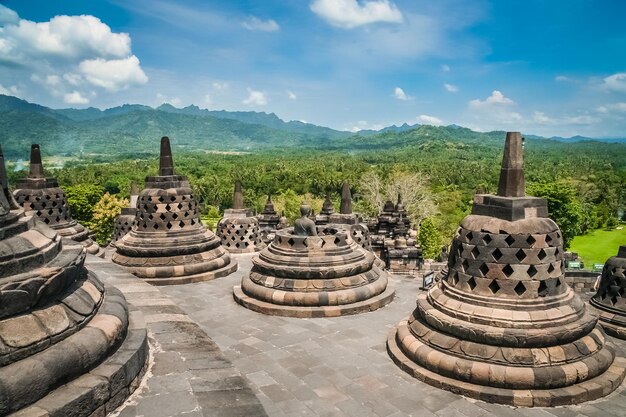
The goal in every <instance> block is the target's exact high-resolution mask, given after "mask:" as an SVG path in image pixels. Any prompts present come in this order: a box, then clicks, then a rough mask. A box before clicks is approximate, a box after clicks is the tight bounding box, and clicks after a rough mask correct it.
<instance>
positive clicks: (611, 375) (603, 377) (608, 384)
mask: <svg viewBox="0 0 626 417" xmlns="http://www.w3.org/2000/svg"><path fill="white" fill-rule="evenodd" d="M402 326H407V321H406V320H404V321H401V322H400V323H399V324H398V325H397V326H396V327H394V328H393V330H392V331H391V332H390V333H389V336H388V338H387V352H388V353H389V356H390V357H391V359H392V360H393V361H394V362H395V364H396V365H397V366H398V367H400V369H402V370H403V371H405V372H407V373H408V374H409V375H411V376H413V377H414V378H416V379H418V380H420V381H422V382H425V383H427V384H429V385H432V386H434V387H436V388H440V389H445V390H447V391H450V392H453V393H455V394H459V395H463V396H466V397H471V398H475V399H478V400H482V401H485V402H489V403H496V404H505V405H512V406H515V407H554V406H560V405H571V404H579V403H582V402H586V401H591V400H595V399H598V398H601V397H604V396H605V395H608V394H609V393H611V392H612V391H614V390H615V389H617V388H618V387H619V386H620V385H621V383H622V381H623V380H624V375H625V374H626V359H624V358H622V357H615V360H614V361H613V364H612V365H611V366H610V367H609V368H608V369H607V370H606V372H604V373H602V374H600V375H599V376H597V377H595V378H592V379H589V380H586V381H583V382H581V383H578V384H573V385H570V386H567V387H564V388H554V389H545V390H542V389H529V390H521V389H520V390H515V389H506V388H494V387H490V386H485V385H476V384H471V383H467V382H463V381H460V380H458V379H453V378H449V377H446V376H443V375H440V374H438V373H435V372H432V371H430V370H428V369H426V368H424V367H422V366H420V365H418V364H417V363H415V362H414V361H412V360H411V359H410V358H409V357H408V356H407V355H406V354H405V353H404V352H403V351H402V349H401V348H400V346H399V343H398V339H397V338H398V329H399V328H401V327H402ZM416 340H417V339H416Z"/></svg>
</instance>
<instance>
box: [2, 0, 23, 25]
mask: <svg viewBox="0 0 626 417" xmlns="http://www.w3.org/2000/svg"><path fill="white" fill-rule="evenodd" d="M19 21H20V18H19V16H18V15H17V13H15V12H14V11H13V10H11V9H9V8H8V7H5V6H3V5H1V4H0V26H6V25H16V24H17V23H18V22H19Z"/></svg>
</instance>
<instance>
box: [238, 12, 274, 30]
mask: <svg viewBox="0 0 626 417" xmlns="http://www.w3.org/2000/svg"><path fill="white" fill-rule="evenodd" d="M241 26H243V27H244V28H245V29H248V30H258V31H261V32H276V31H278V30H280V26H279V25H278V23H276V21H275V20H273V19H268V20H261V19H259V18H258V17H255V16H250V17H249V18H247V19H246V20H244V21H243V22H242V23H241Z"/></svg>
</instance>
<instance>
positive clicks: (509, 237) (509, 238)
mask: <svg viewBox="0 0 626 417" xmlns="http://www.w3.org/2000/svg"><path fill="white" fill-rule="evenodd" d="M504 241H505V242H506V244H507V245H509V246H511V245H512V244H513V243H515V238H514V237H513V236H511V235H508V236H507V237H506V239H504Z"/></svg>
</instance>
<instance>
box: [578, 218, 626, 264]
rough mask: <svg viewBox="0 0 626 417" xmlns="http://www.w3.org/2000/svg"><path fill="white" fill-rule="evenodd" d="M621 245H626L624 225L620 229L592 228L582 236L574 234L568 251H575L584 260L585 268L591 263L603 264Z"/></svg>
mask: <svg viewBox="0 0 626 417" xmlns="http://www.w3.org/2000/svg"><path fill="white" fill-rule="evenodd" d="M621 245H626V226H622V228H621V230H618V229H614V230H594V231H593V232H591V233H589V234H586V235H584V236H576V237H575V238H574V240H572V244H571V245H570V248H569V251H570V252H577V253H578V256H580V257H581V258H583V260H584V261H585V269H591V268H592V267H593V264H603V263H604V262H606V260H607V259H608V258H610V257H611V256H615V255H616V254H617V250H618V249H619V247H620V246H621Z"/></svg>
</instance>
